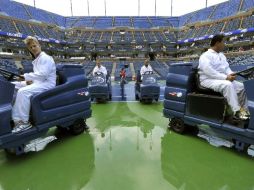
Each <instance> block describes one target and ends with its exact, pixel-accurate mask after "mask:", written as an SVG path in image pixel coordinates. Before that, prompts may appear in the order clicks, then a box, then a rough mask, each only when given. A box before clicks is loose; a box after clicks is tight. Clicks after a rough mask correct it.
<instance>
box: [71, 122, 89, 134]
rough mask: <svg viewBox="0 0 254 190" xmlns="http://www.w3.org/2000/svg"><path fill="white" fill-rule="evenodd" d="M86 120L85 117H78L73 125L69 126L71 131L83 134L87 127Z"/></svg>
mask: <svg viewBox="0 0 254 190" xmlns="http://www.w3.org/2000/svg"><path fill="white" fill-rule="evenodd" d="M87 128H88V127H87V125H86V122H85V121H84V119H77V120H76V121H75V122H74V124H73V125H71V126H70V127H69V129H70V133H71V134H72V135H79V134H82V133H83V132H84V131H85V130H86V129H87Z"/></svg>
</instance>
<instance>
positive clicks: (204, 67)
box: [198, 49, 233, 81]
mask: <svg viewBox="0 0 254 190" xmlns="http://www.w3.org/2000/svg"><path fill="white" fill-rule="evenodd" d="M198 69H199V71H198V73H199V76H200V81H203V80H206V79H217V80H226V78H227V76H228V75H229V74H231V73H233V71H232V70H231V69H230V67H229V64H228V62H227V58H226V57H225V55H224V54H223V53H217V52H216V51H214V50H212V49H208V51H206V52H205V53H203V54H202V55H201V56H200V58H199V65H198Z"/></svg>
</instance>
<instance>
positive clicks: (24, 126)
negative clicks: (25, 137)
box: [11, 122, 32, 133]
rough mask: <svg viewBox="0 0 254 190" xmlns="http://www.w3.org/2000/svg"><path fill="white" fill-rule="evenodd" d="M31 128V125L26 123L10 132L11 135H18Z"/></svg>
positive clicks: (20, 124)
mask: <svg viewBox="0 0 254 190" xmlns="http://www.w3.org/2000/svg"><path fill="white" fill-rule="evenodd" d="M31 127H32V125H31V124H30V123H29V122H28V123H19V124H18V125H16V126H15V127H14V128H13V130H12V131H11V132H12V133H20V132H22V131H25V130H28V129H30V128H31Z"/></svg>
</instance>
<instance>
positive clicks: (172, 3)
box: [171, 0, 173, 16]
mask: <svg viewBox="0 0 254 190" xmlns="http://www.w3.org/2000/svg"><path fill="white" fill-rule="evenodd" d="M171 16H173V0H171Z"/></svg>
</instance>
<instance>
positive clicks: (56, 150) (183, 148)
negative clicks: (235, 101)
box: [0, 102, 254, 190]
mask: <svg viewBox="0 0 254 190" xmlns="http://www.w3.org/2000/svg"><path fill="white" fill-rule="evenodd" d="M92 109H93V117H92V118H90V119H88V121H87V124H88V125H89V126H90V132H89V133H84V134H82V135H79V136H76V137H71V136H68V135H64V134H60V135H58V140H57V141H55V142H52V143H51V144H49V145H48V146H47V148H46V149H45V150H43V151H41V152H38V153H28V154H26V155H22V156H20V157H9V158H7V157H6V154H5V153H4V151H1V152H0V189H1V190H12V189H13V190H15V189H18V190H28V189H29V190H42V189H43V190H44V189H48V190H51V189H61V190H72V189H73V190H76V189H77V190H80V189H82V190H94V189H96V190H97V189H98V190H100V189H103V190H113V189H116V190H119V189H123V190H125V189H126V190H148V189H149V190H150V189H151V190H154V189H160V190H171V189H172V190H174V189H181V190H185V189H186V190H199V189H200V190H204V189H209V190H213V189H214V190H215V189H216V190H217V189H223V190H224V189H225V190H227V189H230V190H234V189H235V190H239V189H253V188H254V185H253V179H254V175H253V171H254V165H253V159H252V158H251V157H249V156H247V155H244V154H239V153H237V151H235V150H231V149H227V148H215V147H213V146H211V145H209V144H208V143H207V142H206V141H204V140H202V139H200V138H198V137H195V136H193V135H190V134H186V135H178V134H175V133H173V132H171V131H169V130H168V129H167V125H168V120H167V119H166V118H163V117H162V104H161V103H154V104H150V105H145V104H140V103H138V102H135V103H134V102H129V103H127V102H122V103H107V104H93V107H92ZM51 132H52V133H53V132H56V133H57V130H56V131H51ZM17 182H18V183H17Z"/></svg>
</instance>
